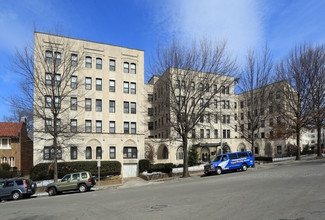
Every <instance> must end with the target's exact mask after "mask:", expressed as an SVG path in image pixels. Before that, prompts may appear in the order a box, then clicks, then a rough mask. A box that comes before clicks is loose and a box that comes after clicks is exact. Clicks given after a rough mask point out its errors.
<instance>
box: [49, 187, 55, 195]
mask: <svg viewBox="0 0 325 220" xmlns="http://www.w3.org/2000/svg"><path fill="white" fill-rule="evenodd" d="M55 195H56V189H55V188H54V187H51V188H49V196H55Z"/></svg>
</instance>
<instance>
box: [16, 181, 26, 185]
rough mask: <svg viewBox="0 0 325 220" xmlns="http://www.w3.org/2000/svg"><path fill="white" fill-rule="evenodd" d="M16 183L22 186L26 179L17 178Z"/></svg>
mask: <svg viewBox="0 0 325 220" xmlns="http://www.w3.org/2000/svg"><path fill="white" fill-rule="evenodd" d="M16 184H17V185H19V186H21V185H23V184H24V181H23V180H16Z"/></svg>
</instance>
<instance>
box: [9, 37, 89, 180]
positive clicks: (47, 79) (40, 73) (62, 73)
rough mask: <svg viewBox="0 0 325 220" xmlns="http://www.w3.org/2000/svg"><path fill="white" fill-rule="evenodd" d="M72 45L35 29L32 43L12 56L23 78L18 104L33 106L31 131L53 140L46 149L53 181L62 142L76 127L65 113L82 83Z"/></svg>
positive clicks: (78, 58) (30, 108) (81, 57)
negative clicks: (51, 167)
mask: <svg viewBox="0 0 325 220" xmlns="http://www.w3.org/2000/svg"><path fill="white" fill-rule="evenodd" d="M72 46H73V45H70V44H69V41H67V40H66V39H64V38H63V37H61V36H58V35H51V34H42V33H38V32H35V36H34V44H33V46H26V47H25V48H24V49H23V50H22V51H17V52H16V56H15V59H14V60H13V70H14V71H15V72H16V73H18V74H19V75H21V76H22V77H23V79H24V82H22V84H21V89H22V91H23V93H24V97H22V98H18V100H19V104H21V105H22V106H24V107H26V109H27V111H28V112H30V111H31V110H33V117H34V134H36V133H39V134H40V135H37V138H38V139H40V140H44V141H49V142H52V146H53V147H52V148H50V149H47V150H48V151H49V152H45V153H48V155H51V156H50V158H49V159H53V169H54V180H55V181H57V178H58V172H57V160H58V158H60V156H61V152H60V151H61V150H62V147H63V145H62V143H63V142H64V141H65V140H68V139H70V138H71V137H72V136H74V135H75V134H76V133H75V132H76V131H77V127H75V126H74V125H73V124H71V126H70V123H71V122H72V121H70V120H69V118H71V116H70V117H68V116H67V115H68V113H69V111H68V110H69V109H70V107H71V106H74V105H75V106H77V105H78V102H74V101H73V100H72V99H70V98H71V94H72V92H73V91H74V90H75V88H76V85H77V84H81V81H78V80H77V77H76V76H75V75H74V74H75V73H76V72H77V71H78V69H79V68H80V66H81V61H82V60H83V55H82V54H80V51H81V50H79V48H72ZM72 49H73V50H72ZM72 51H76V54H75V55H73V54H72ZM77 53H78V55H77ZM11 100H12V101H13V102H14V101H15V99H14V98H12V99H11ZM17 104H18V103H17ZM72 118H73V117H72ZM44 125H45V126H44ZM35 139H36V135H34V142H35V141H40V140H35Z"/></svg>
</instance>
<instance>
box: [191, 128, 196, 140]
mask: <svg viewBox="0 0 325 220" xmlns="http://www.w3.org/2000/svg"><path fill="white" fill-rule="evenodd" d="M192 138H196V131H195V129H194V128H193V129H192Z"/></svg>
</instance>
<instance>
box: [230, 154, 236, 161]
mask: <svg viewBox="0 0 325 220" xmlns="http://www.w3.org/2000/svg"><path fill="white" fill-rule="evenodd" d="M228 157H229V159H230V160H235V159H238V157H237V154H228Z"/></svg>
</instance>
